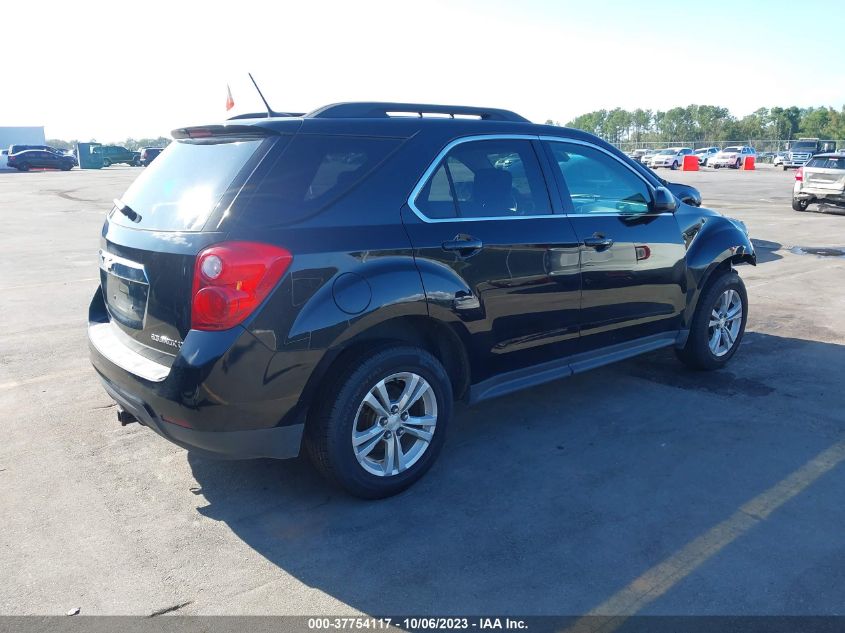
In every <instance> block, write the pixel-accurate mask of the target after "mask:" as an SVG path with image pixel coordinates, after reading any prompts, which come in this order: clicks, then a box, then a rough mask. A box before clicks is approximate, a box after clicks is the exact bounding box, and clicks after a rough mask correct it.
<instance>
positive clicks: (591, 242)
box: [584, 235, 613, 251]
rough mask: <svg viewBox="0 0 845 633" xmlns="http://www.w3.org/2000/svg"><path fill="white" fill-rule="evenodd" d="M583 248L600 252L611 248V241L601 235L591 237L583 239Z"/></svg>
mask: <svg viewBox="0 0 845 633" xmlns="http://www.w3.org/2000/svg"><path fill="white" fill-rule="evenodd" d="M584 246H587V247H589V248H594V249H596V250H597V251H600V250H604V249H606V248H610V247H611V246H613V240H612V239H611V238H609V237H604V236H602V235H593V236H592V237H586V238H584Z"/></svg>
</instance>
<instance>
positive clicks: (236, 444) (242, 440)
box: [98, 372, 305, 459]
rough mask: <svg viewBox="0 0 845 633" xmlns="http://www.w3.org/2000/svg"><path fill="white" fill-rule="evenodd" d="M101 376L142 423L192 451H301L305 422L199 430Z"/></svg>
mask: <svg viewBox="0 0 845 633" xmlns="http://www.w3.org/2000/svg"><path fill="white" fill-rule="evenodd" d="M98 374H99V372H98ZM99 376H100V380H101V381H102V383H103V387H104V388H105V390H106V393H108V394H109V396H111V398H112V399H113V400H114V401H115V402H117V403H118V404H119V405H120V406H121V407H123V409H125V410H126V411H128V412H129V413H131V414H132V415H134V416H135V417H136V418H137V419H138V421H139V422H140V423H141V424H143V425H144V426H146V427H149V428H151V429H152V430H153V431H155V432H156V433H158V434H159V435H161V436H162V437H163V438H165V439H167V440H170V441H171V442H173V443H174V444H177V445H178V446H181V447H182V448H186V449H188V450H190V451H192V452H195V453H199V454H201V455H205V456H207V457H214V458H222V459H251V458H257V457H272V458H275V459H286V458H290V457H296V456H297V455H299V448H300V444H301V442H302V433H303V430H304V428H305V425H304V424H292V425H290V426H278V427H274V428H271V429H257V430H253V431H217V432H215V431H196V430H194V429H188V428H185V427H182V426H179V425H178V424H172V423H169V422H165V421H164V420H162V419H161V417H159V416H158V415H157V414H156V412H155V411H153V409H152V408H151V407H150V406H149V405H148V404H147V403H145V402H144V401H143V400H141V399H140V398H138V397H136V396H134V395H131V394H129V393H127V392H125V391H124V390H122V389H121V388H120V387H119V386H117V385H116V384H115V383H113V382H111V381H110V380H109V379H108V378H106V377H105V376H103V375H102V374H99Z"/></svg>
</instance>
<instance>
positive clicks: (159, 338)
mask: <svg viewBox="0 0 845 633" xmlns="http://www.w3.org/2000/svg"><path fill="white" fill-rule="evenodd" d="M150 338H151V339H153V340H154V341H155V342H156V343H164V344H165V345H167V346H168V347H175V348H176V349H182V341H177V340H176V339H175V338H170V337H169V336H165V335H164V334H150Z"/></svg>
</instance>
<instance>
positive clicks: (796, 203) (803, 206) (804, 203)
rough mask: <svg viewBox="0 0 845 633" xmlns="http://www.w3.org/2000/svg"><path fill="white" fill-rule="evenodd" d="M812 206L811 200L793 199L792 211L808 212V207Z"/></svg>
mask: <svg viewBox="0 0 845 633" xmlns="http://www.w3.org/2000/svg"><path fill="white" fill-rule="evenodd" d="M809 206H810V199H809V198H804V199H803V200H802V199H800V198H793V199H792V210H793V211H806V210H807V207H809Z"/></svg>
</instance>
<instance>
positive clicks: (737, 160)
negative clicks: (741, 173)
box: [733, 158, 741, 169]
mask: <svg viewBox="0 0 845 633" xmlns="http://www.w3.org/2000/svg"><path fill="white" fill-rule="evenodd" d="M740 165H741V162H740V160H739V159H738V158H737V159H736V163H735V164H734V165H733V169H739V167H740Z"/></svg>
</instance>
